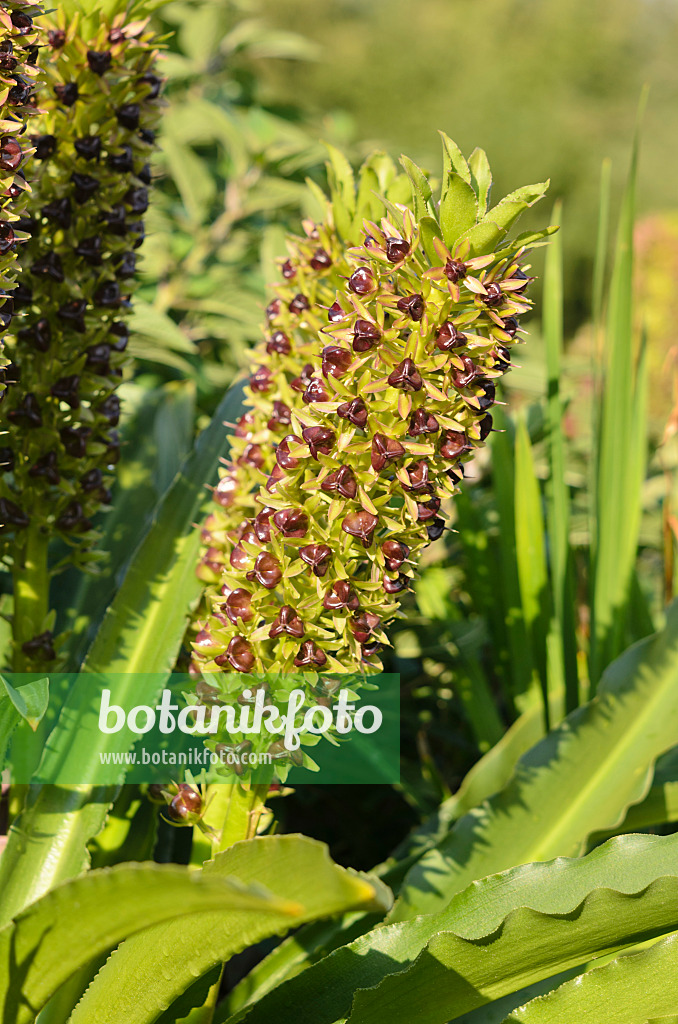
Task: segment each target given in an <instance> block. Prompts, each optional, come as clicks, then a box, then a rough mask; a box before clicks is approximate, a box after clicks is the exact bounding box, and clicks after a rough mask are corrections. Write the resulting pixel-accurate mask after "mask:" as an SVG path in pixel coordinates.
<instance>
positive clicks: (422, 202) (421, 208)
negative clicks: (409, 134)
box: [400, 156, 432, 220]
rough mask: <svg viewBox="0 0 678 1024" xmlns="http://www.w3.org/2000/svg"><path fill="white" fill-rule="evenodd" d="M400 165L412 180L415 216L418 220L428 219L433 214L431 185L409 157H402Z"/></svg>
mask: <svg viewBox="0 0 678 1024" xmlns="http://www.w3.org/2000/svg"><path fill="white" fill-rule="evenodd" d="M400 163H401V164H402V166H403V168H404V169H405V173H406V174H407V177H408V178H409V179H410V184H411V185H412V200H413V203H414V215H415V217H416V218H417V220H421V218H422V217H426V216H428V215H429V214H431V212H432V210H431V196H432V192H431V184H430V182H429V180H428V178H427V177H426V175H425V174H424V172H423V171H422V169H421V167H417V165H416V164H415V163H414V161H413V160H410V158H409V157H408V156H401V158H400Z"/></svg>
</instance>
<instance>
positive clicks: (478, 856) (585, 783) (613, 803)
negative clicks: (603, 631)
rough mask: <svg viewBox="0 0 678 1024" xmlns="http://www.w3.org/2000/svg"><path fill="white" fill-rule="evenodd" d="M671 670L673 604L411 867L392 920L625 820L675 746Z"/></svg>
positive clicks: (676, 635) (677, 724)
mask: <svg viewBox="0 0 678 1024" xmlns="http://www.w3.org/2000/svg"><path fill="white" fill-rule="evenodd" d="M676 673H678V603H674V604H673V605H672V606H671V607H670V609H669V611H668V614H667V624H666V628H665V629H664V630H663V631H662V632H661V633H658V634H656V635H655V636H652V637H648V638H647V639H646V640H642V641H640V642H639V643H637V644H634V646H633V647H631V648H629V650H628V651H626V652H625V653H624V654H623V655H622V656H621V657H620V658H618V659H617V661H615V662H614V663H613V664H612V665H610V666H609V668H608V669H607V671H606V672H605V675H604V678H603V681H602V683H601V686H600V690H599V693H598V696H597V697H596V699H594V700H592V701H591V702H589V703H588V704H586V705H584V706H583V707H581V708H580V709H578V710H577V711H575V712H573V713H572V714H571V715H570V716H569V717H568V718H566V719H565V721H564V722H563V723H562V724H561V725H560V726H559V728H557V729H555V730H554V731H553V732H551V733H550V734H549V735H548V736H546V737H545V738H544V739H543V740H542V741H541V743H539V744H537V746H536V747H534V748H533V749H532V750H531V751H529V752H528V753H527V754H526V755H525V756H524V757H523V758H522V759H521V760H520V762H519V764H518V767H517V770H516V773H515V775H514V777H513V779H512V780H511V782H510V784H509V785H508V786H507V787H506V788H505V789H504V790H503V791H502V792H501V793H499V794H497V795H496V796H495V797H493V798H492V799H491V800H490V801H488V803H487V804H485V805H484V806H483V807H482V808H479V809H477V810H475V811H473V812H471V813H470V814H467V815H466V816H465V817H463V818H461V819H460V820H459V821H458V822H457V823H456V825H455V826H454V828H453V829H452V831H451V832H450V833H449V835H448V836H447V837H446V838H445V839H443V841H442V842H441V843H440V845H439V846H438V847H437V849H435V850H432V851H431V852H430V853H428V854H426V855H425V856H424V857H423V858H422V859H421V861H420V862H419V863H418V864H417V865H416V866H415V867H414V868H412V870H411V871H410V873H409V875H408V877H407V878H406V880H405V884H404V886H403V890H402V893H401V896H400V898H399V900H398V903H396V907H395V910H394V913H393V915H392V916H393V919H394V920H402V919H405V918H408V917H411V916H412V915H413V914H419V913H431V912H433V911H435V910H437V909H439V908H440V907H442V906H444V905H445V904H446V903H447V902H448V901H449V900H450V899H451V897H452V896H453V895H454V893H455V892H458V891H459V890H460V889H463V888H465V887H466V886H467V885H469V884H470V883H471V882H472V881H473V880H474V879H476V878H482V877H483V876H484V875H487V874H490V873H492V872H494V871H502V870H504V869H506V868H508V867H511V866H513V865H515V864H521V863H527V862H529V861H538V860H546V859H548V858H550V857H555V856H571V855H574V854H577V853H579V852H580V851H581V849H582V847H583V844H584V843H585V842H586V838H587V836H588V835H589V834H590V833H591V832H596V831H604V830H605V829H607V828H612V827H614V826H615V825H616V824H617V823H618V822H619V821H621V820H623V817H624V814H625V813H626V809H627V808H628V807H629V805H631V804H634V803H638V802H639V801H640V800H642V799H643V798H644V796H645V795H646V793H647V791H648V789H649V786H650V782H651V778H652V767H653V764H654V761H655V760H656V758H657V757H658V756H659V755H660V754H661V753H663V752H664V751H665V750H668V749H669V748H670V747H672V746H673V745H674V744H675V737H676V735H678V688H677V687H676V685H675V680H676Z"/></svg>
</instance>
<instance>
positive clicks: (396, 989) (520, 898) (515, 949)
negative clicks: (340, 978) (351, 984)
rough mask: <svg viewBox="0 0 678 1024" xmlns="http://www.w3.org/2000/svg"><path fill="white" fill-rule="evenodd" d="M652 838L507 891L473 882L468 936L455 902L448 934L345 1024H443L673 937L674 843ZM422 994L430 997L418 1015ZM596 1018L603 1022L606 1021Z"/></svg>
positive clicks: (362, 1000) (360, 997)
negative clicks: (602, 959)
mask: <svg viewBox="0 0 678 1024" xmlns="http://www.w3.org/2000/svg"><path fill="white" fill-rule="evenodd" d="M648 838H649V837H640V836H633V837H628V838H627V839H626V840H616V843H617V844H619V845H615V841H612V843H608V844H607V846H606V848H605V854H604V855H603V859H602V860H601V861H599V860H598V858H597V856H596V854H598V853H599V851H595V853H594V854H592V855H591V856H590V857H588V858H586V859H585V860H584V861H569V862H567V861H566V862H563V861H555V862H553V863H552V864H550V865H544V866H542V867H541V870H540V869H539V868H537V867H535V868H534V870H535V871H536V872H537V874H534V873H533V867H532V866H528V867H527V868H524V869H522V876H523V877H522V879H521V877H520V874H516V873H511V872H510V873H509V875H511V874H513V878H512V879H511V880H510V882H509V879H508V878H507V876H506V875H504V876H498V877H496V876H495V878H494V879H492V878H490V879H486V880H485V881H484V882H481V883H476V885H474V886H472V887H471V888H470V889H468V890H466V894H465V895H466V897H467V903H468V904H470V905H471V906H472V907H473V911H472V916H475V920H476V924H475V927H473V930H471V926H470V923H468V922H464V923H463V924H462V926H461V927H459V924H458V923H457V922H458V920H459V917H460V916H461V913H460V906H459V903H458V901H457V900H455V901H454V904H455V910H456V915H455V916H456V920H455V923H454V925H453V928H454V931H452V932H445V931H442V932H438V933H437V934H435V935H434V936H433V938H432V939H431V941H430V942H428V944H427V945H426V947H425V949H424V950H423V951H422V953H421V954H420V955H419V956H418V958H417V959H416V961H415V962H414V963H413V964H412V966H411V967H409V968H407V969H406V970H405V971H402V972H400V973H398V974H391V975H390V977H388V978H386V979H385V980H384V982H382V983H381V984H380V985H378V986H376V987H372V988H371V989H370V991H368V992H364V991H363V992H360V991H359V992H358V993H357V994H356V999H355V1002H354V1007H353V1012H352V1013H351V1015H350V1017H349V1021H350V1022H351V1024H376V1022H377V1021H379V1020H388V1021H389V1022H390V1024H408V1022H409V1021H411V1020H412V1019H413V1017H414V1014H415V1012H416V1013H417V1017H416V1019H417V1021H418V1024H441V1022H443V1021H447V1020H454V1019H455V1018H456V1017H459V1016H460V1015H461V1013H463V1012H468V1011H469V1010H471V1009H474V1008H475V1007H476V1006H481V1005H482V1004H483V1003H485V1002H491V1001H492V1000H493V999H497V998H501V997H502V996H504V995H506V994H508V993H510V992H515V991H517V990H518V989H520V988H523V987H524V986H525V985H529V984H532V983H533V982H535V981H539V980H541V979H543V978H547V977H549V976H551V975H553V974H557V973H560V972H561V971H563V970H567V969H569V968H570V967H574V966H576V965H577V964H583V963H585V962H586V961H587V960H589V959H590V958H592V957H598V956H601V955H604V954H607V953H610V952H614V951H616V950H619V949H622V948H624V947H625V946H631V945H634V944H636V943H637V942H642V941H646V940H647V939H650V938H654V937H656V936H659V935H662V934H666V933H667V932H669V931H672V930H673V927H674V922H675V918H672V917H671V912H670V910H669V908H668V907H667V906H666V902H665V901H667V900H668V901H670V900H671V899H672V896H671V895H670V894H671V893H673V892H678V877H676V874H675V873H674V874H671V871H670V865H671V863H672V861H673V856H674V853H675V850H676V849H678V840H677V839H676V837H675V836H672V837H670V842H669V843H668V844H659V845H658V844H656V843H653V844H652V845H651V846H648V845H647V839H648ZM662 845H663V849H662V848H661V846H662ZM653 847H654V848H653ZM601 849H602V848H601ZM645 858H648V863H645ZM563 863H564V864H566V865H568V867H569V869H570V870H569V874H568V868H565V871H564V872H563V873H562V874H561V865H563ZM673 863H675V861H673ZM648 868H650V870H649V872H648V871H647V869H648ZM539 875H541V879H540V880H538V878H539ZM594 877H595V879H596V881H595V883H594V887H593V888H590V886H591V883H592V880H593V878H594ZM485 886H488V887H489V888H488V889H487V890H486V891H484V890H485ZM537 887H538V888H537ZM488 903H489V904H490V905H491V909H489V907H488ZM451 910H452V907H450V908H448V912H447V913H448V915H449V913H450V911H451ZM507 911H508V913H507ZM462 913H463V912H462ZM502 915H506V916H504V917H503V920H502V917H501V916H502ZM412 926H415V923H414V922H412ZM474 940H475V941H474ZM424 991H426V992H428V993H430V995H429V997H428V999H427V1001H426V1005H425V1007H421V1006H420V1008H419V1010H418V1012H417V1010H416V1009H415V1008H416V1006H417V1002H418V1000H419V1001H420V1000H421V995H422V992H424ZM580 1005H581V1004H580ZM380 1014H381V1016H379V1015H380ZM552 1019H553V1020H554V1022H555V1020H558V1021H559V1022H560V1018H558V1017H554V1018H552ZM579 1019H580V1020H581V1019H582V1018H579ZM596 1019H597V1020H607V1018H606V1015H605V1014H601V1015H600V1016H599V1017H597V1018H596Z"/></svg>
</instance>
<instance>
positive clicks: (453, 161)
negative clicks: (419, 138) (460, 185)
mask: <svg viewBox="0 0 678 1024" xmlns="http://www.w3.org/2000/svg"><path fill="white" fill-rule="evenodd" d="M438 134H439V135H440V138H441V140H442V144H443V181H445V180H446V179H447V177H448V175H449V174H458V175H459V177H460V178H463V179H464V181H465V182H466V184H467V185H470V184H471V171H470V169H469V165H468V164H467V163H466V160H465V158H464V155H463V153H462V151H461V150H460V149H459V146H458V145H457V143H456V142H453V141H452V139H451V138H450V137H449V135H446V134H445V132H438Z"/></svg>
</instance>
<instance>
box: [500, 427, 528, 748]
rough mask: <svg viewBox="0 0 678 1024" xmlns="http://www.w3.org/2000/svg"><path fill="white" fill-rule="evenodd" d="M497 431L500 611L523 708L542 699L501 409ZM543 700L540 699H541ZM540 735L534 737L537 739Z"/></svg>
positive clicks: (509, 430)
mask: <svg viewBox="0 0 678 1024" xmlns="http://www.w3.org/2000/svg"><path fill="white" fill-rule="evenodd" d="M495 424H496V427H497V429H496V431H493V433H492V434H491V437H490V451H491V454H492V481H493V488H494V494H495V499H496V502H497V512H498V515H499V539H498V549H499V585H500V587H501V601H500V602H498V603H499V604H500V606H501V613H502V615H503V616H504V628H505V630H506V637H507V651H508V658H509V672H510V691H511V692H510V694H509V699H511V700H512V701H513V702H515V704H516V706H517V707H518V708H519V709H520V710H521V711H522V710H526V709H527V707H532V706H534V704H535V698H540V694H539V690H538V688H536V687H535V683H536V679H535V677H534V674H533V670H532V654H531V651H530V646H529V644H528V642H527V633H526V630H525V620H524V618H523V610H522V603H521V597H520V583H519V580H518V563H517V552H516V543H515V537H516V527H515V477H516V474H515V446H514V435H515V427H514V424H513V422H512V421H511V420H509V419H508V418H507V416H506V415H505V413H504V411H503V410H502V409H497V414H496V416H495ZM539 702H540V701H539ZM536 740H537V737H535V741H534V742H536Z"/></svg>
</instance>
